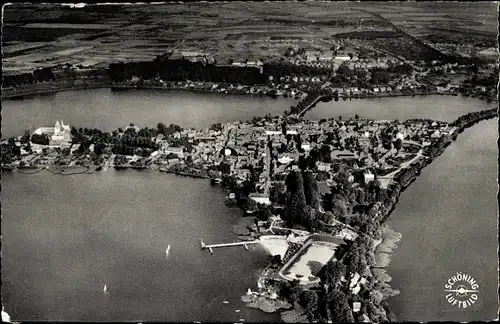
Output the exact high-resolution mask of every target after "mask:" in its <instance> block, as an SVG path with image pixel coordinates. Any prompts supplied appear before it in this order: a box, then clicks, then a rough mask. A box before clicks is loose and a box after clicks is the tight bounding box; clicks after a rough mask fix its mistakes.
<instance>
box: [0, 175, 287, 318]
mask: <svg viewBox="0 0 500 324" xmlns="http://www.w3.org/2000/svg"><path fill="white" fill-rule="evenodd" d="M35 184H36V185H35ZM2 187H3V188H2V213H3V219H2V234H3V241H2V243H3V246H2V256H3V258H2V262H3V264H2V276H3V286H2V295H3V302H4V304H5V305H6V311H7V313H9V314H10V315H11V317H12V319H13V320H15V319H23V320H49V319H50V320H56V321H68V320H72V321H112V320H114V321H129V320H137V321H143V320H149V321H151V320H160V321H172V322H175V321H182V322H190V321H191V322H192V321H196V320H197V321H203V322H205V321H211V322H216V321H228V322H237V321H238V320H239V319H240V318H245V319H247V320H248V321H273V320H276V319H277V318H278V317H276V315H267V314H265V313H263V312H260V311H258V310H253V309H249V308H246V307H245V306H244V304H243V303H242V302H241V301H240V300H239V299H240V297H241V295H242V294H243V293H244V292H246V290H247V289H248V288H250V287H252V288H255V286H256V282H257V273H256V271H257V270H258V269H260V268H263V267H264V266H265V265H266V262H267V259H266V255H265V254H264V253H263V251H259V250H255V251H249V252H247V251H245V250H244V249H243V248H241V247H240V248H238V247H235V248H225V249H216V251H215V254H214V255H210V253H208V252H207V251H202V250H201V249H200V239H203V240H204V241H205V242H209V243H221V242H231V241H235V240H237V237H236V235H234V234H232V233H231V227H232V226H233V225H234V224H236V223H237V222H238V220H239V219H240V218H241V212H238V211H237V210H235V209H230V208H227V207H226V206H225V205H224V203H223V201H224V195H225V193H224V192H223V190H221V189H216V188H213V187H211V186H210V185H209V183H208V181H203V180H201V181H200V180H194V179H190V178H183V177H176V176H174V175H168V174H163V173H157V172H137V171H115V170H109V171H107V172H101V173H95V174H92V175H77V176H54V175H52V174H50V173H47V172H43V173H38V174H35V175H26V174H19V173H11V174H5V173H4V174H3V179H2ZM169 244H170V245H171V252H170V255H169V257H168V258H167V257H166V254H165V249H166V247H167V246H168V245H169ZM105 284H106V285H107V287H108V291H109V294H108V295H105V294H104V293H103V286H104V285H105ZM223 300H227V301H229V302H230V304H227V305H226V304H223V303H222V301H223ZM235 309H241V310H242V311H241V313H235V312H234V310H235Z"/></svg>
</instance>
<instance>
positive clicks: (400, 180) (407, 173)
mask: <svg viewBox="0 0 500 324" xmlns="http://www.w3.org/2000/svg"><path fill="white" fill-rule="evenodd" d="M495 117H498V112H497V109H489V110H483V111H480V112H475V113H469V114H465V115H462V116H461V117H459V118H457V119H456V120H455V121H453V122H451V123H450V125H452V126H455V127H456V130H455V131H454V132H453V133H452V134H450V135H445V136H443V137H441V138H440V139H439V140H438V141H436V142H434V143H433V144H432V145H430V146H429V147H426V154H425V155H426V156H427V157H428V159H425V160H423V161H422V162H420V163H415V164H412V165H411V166H410V167H409V168H408V169H402V170H400V171H399V172H398V173H397V174H396V175H395V177H394V180H393V183H391V185H390V186H392V187H391V188H392V190H391V191H393V192H394V194H391V197H390V198H389V199H388V200H387V201H386V203H387V202H388V201H389V202H390V203H389V204H387V206H385V207H386V209H385V210H384V211H383V212H382V213H381V219H380V224H381V225H382V224H384V223H385V221H386V220H387V219H389V217H390V216H391V214H392V211H393V210H394V209H395V207H396V205H397V203H398V201H399V197H400V195H401V193H402V192H403V191H404V190H405V189H406V188H408V187H409V186H410V185H411V183H412V182H413V181H415V180H416V178H417V177H418V175H419V174H420V171H421V170H422V169H423V168H425V166H427V165H429V164H430V163H432V162H433V160H434V159H436V158H437V157H438V156H440V155H441V154H442V153H443V152H444V151H445V149H446V147H447V146H448V145H450V144H451V143H452V142H453V141H454V140H455V139H456V138H457V137H458V135H459V134H460V133H462V132H463V131H464V130H465V129H467V128H469V127H472V126H474V125H476V124H477V123H479V122H481V121H483V120H487V119H492V118H495ZM51 166H52V165H50V166H47V165H44V166H43V167H41V168H23V167H21V168H16V169H19V171H21V170H28V169H32V170H37V171H36V172H33V173H37V172H38V171H41V170H43V169H46V170H47V171H49V172H51V173H53V174H59V175H73V174H83V173H87V172H88V170H89V169H90V168H91V167H92V166H83V168H87V170H86V171H84V172H80V173H71V174H63V173H62V172H58V173H56V172H53V171H51V170H50V167H51ZM94 167H96V168H98V167H99V166H97V165H95V166H94ZM110 167H115V169H117V170H118V169H138V170H144V169H146V170H152V169H154V170H156V171H163V172H166V173H171V174H176V175H182V176H190V177H196V178H204V179H209V177H208V176H200V175H195V174H189V173H187V172H175V171H169V170H164V169H163V170H162V169H161V168H156V165H151V166H139V167H138V166H131V165H120V166H110ZM62 168H63V169H71V168H72V167H67V166H64V167H62ZM75 168H82V166H79V167H75ZM3 169H4V165H2V170H3ZM39 169H41V170H39ZM56 169H57V168H56ZM103 171H105V170H103ZM21 173H25V172H21ZM26 174H30V173H26ZM384 228H385V229H384V232H383V233H384V236H383V240H382V241H381V242H380V243H379V244H378V245H377V246H376V247H375V250H374V251H375V257H376V265H377V266H376V267H373V273H374V275H375V276H376V277H377V278H378V279H379V281H381V282H382V283H389V282H390V281H391V280H392V278H391V277H390V276H389V275H388V274H387V272H386V270H385V268H386V267H387V266H388V265H389V263H390V261H391V254H392V251H393V250H394V249H395V248H396V247H397V243H398V242H399V241H400V240H401V237H400V236H398V235H397V234H399V233H395V232H394V231H393V230H392V232H391V230H388V229H387V228H386V227H384ZM233 233H234V231H233ZM235 234H236V233H235ZM393 291H394V293H396V292H397V290H395V289H393ZM391 296H394V294H391V295H390V296H387V297H389V298H390V297H391ZM249 307H252V306H249ZM265 307H267V306H265ZM278 310H279V307H278V309H277V310H276V311H278Z"/></svg>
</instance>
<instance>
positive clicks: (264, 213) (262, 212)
mask: <svg viewBox="0 0 500 324" xmlns="http://www.w3.org/2000/svg"><path fill="white" fill-rule="evenodd" d="M272 215H273V213H272V212H271V208H270V207H269V206H265V207H261V208H259V213H258V218H259V219H260V220H262V221H267V220H268V219H269V218H271V216H272Z"/></svg>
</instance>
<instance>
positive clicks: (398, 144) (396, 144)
mask: <svg viewBox="0 0 500 324" xmlns="http://www.w3.org/2000/svg"><path fill="white" fill-rule="evenodd" d="M402 147H403V141H402V140H401V139H400V138H398V139H397V140H396V141H395V142H394V148H395V149H396V150H398V151H399V150H400V149H401V148H402Z"/></svg>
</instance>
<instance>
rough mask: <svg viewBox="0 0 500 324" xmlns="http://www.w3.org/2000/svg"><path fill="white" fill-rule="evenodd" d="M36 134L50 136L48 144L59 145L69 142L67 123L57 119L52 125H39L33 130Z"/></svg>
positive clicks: (69, 131)
mask: <svg viewBox="0 0 500 324" xmlns="http://www.w3.org/2000/svg"><path fill="white" fill-rule="evenodd" d="M33 133H34V134H37V135H42V134H46V135H49V136H50V141H49V145H61V144H63V143H69V142H71V129H70V126H69V125H64V122H63V121H62V120H61V122H60V123H59V121H58V120H57V121H56V123H55V125H54V127H40V128H38V129H37V130H35V131H34V132H33Z"/></svg>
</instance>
